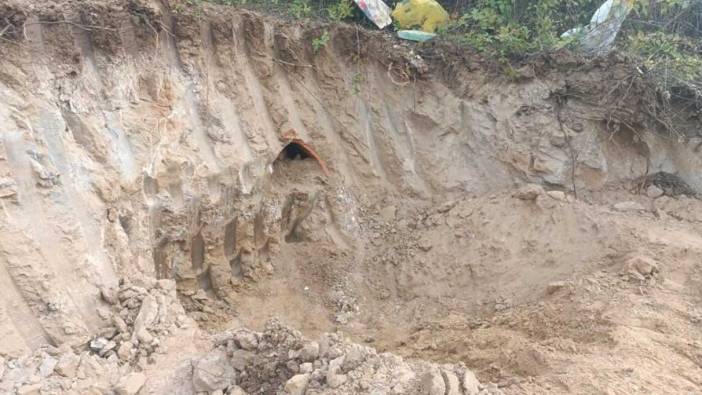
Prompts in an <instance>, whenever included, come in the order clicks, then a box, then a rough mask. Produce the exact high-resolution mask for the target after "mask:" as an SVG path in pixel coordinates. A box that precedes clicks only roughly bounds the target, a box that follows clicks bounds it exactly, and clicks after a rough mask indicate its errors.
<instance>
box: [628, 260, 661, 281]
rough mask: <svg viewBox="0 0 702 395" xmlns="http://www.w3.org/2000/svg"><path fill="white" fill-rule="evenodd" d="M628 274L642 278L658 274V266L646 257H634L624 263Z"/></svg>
mask: <svg viewBox="0 0 702 395" xmlns="http://www.w3.org/2000/svg"><path fill="white" fill-rule="evenodd" d="M626 265H627V267H628V268H629V271H630V272H636V273H638V274H641V275H642V276H652V275H654V274H656V273H658V264H656V262H655V261H654V260H653V259H651V258H649V257H646V256H635V257H633V258H631V259H629V260H628V261H627V263H626Z"/></svg>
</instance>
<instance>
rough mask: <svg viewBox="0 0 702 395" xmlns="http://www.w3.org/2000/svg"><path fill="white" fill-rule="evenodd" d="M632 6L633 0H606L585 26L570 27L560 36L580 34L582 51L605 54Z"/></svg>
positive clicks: (610, 47)
mask: <svg viewBox="0 0 702 395" xmlns="http://www.w3.org/2000/svg"><path fill="white" fill-rule="evenodd" d="M633 7H634V0H607V1H605V2H604V3H603V4H602V5H601V6H600V8H598V9H597V11H595V14H594V15H592V18H591V19H590V23H589V24H588V25H587V26H584V27H577V28H573V29H570V30H568V31H567V32H565V33H563V34H562V35H561V37H570V36H575V35H582V37H581V38H580V45H581V46H582V49H583V51H585V52H586V53H589V54H591V55H602V54H606V53H607V52H609V51H610V50H611V49H612V44H614V40H615V39H616V38H617V34H618V33H619V29H620V28H621V27H622V23H624V20H625V19H626V17H627V16H628V15H629V12H631V9H632V8H633Z"/></svg>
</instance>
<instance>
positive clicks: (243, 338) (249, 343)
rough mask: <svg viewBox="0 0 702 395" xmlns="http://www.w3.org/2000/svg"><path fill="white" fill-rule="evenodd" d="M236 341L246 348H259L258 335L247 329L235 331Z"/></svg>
mask: <svg viewBox="0 0 702 395" xmlns="http://www.w3.org/2000/svg"><path fill="white" fill-rule="evenodd" d="M234 342H236V345H237V346H239V347H240V348H243V349H244V350H248V351H251V350H255V349H256V348H258V337H257V336H256V334H255V333H253V332H251V331H248V330H245V329H244V330H239V331H237V332H235V333H234Z"/></svg>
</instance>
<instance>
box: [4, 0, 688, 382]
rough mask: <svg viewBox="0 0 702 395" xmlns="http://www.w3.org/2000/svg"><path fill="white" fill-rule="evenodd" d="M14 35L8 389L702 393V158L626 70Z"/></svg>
mask: <svg viewBox="0 0 702 395" xmlns="http://www.w3.org/2000/svg"><path fill="white" fill-rule="evenodd" d="M0 11H2V13H3V15H7V16H6V17H5V23H7V24H8V28H7V29H4V28H2V27H0V31H3V29H4V32H5V33H4V34H3V35H2V37H1V38H2V40H0V93H1V94H0V104H1V105H0V125H2V127H3V133H2V135H1V136H0V138H1V140H0V143H1V145H0V204H1V206H2V209H3V211H2V216H1V218H2V219H1V220H0V230H2V235H1V236H0V296H1V297H2V300H3V303H2V304H0V333H2V334H3V335H4V336H3V337H2V339H0V356H2V357H3V358H4V360H3V361H2V365H1V366H2V367H1V368H0V377H2V382H1V385H0V389H2V391H5V392H8V393H12V392H13V391H19V392H18V393H32V392H31V391H38V390H39V389H41V390H42V391H44V392H46V393H64V392H65V393H88V392H89V391H92V392H99V393H109V392H110V391H116V392H117V393H120V394H122V393H135V392H137V391H139V390H140V389H141V391H142V393H148V392H149V391H151V392H153V393H184V394H191V393H194V392H195V391H205V392H210V393H221V392H218V391H229V393H236V394H239V393H244V392H249V393H258V392H263V393H277V392H280V391H287V392H288V393H304V389H307V393H310V394H312V393H330V394H331V393H417V392H419V393H429V394H434V393H436V394H451V395H453V394H460V393H471V394H472V393H475V392H476V391H483V392H484V393H499V391H504V392H506V393H564V392H573V393H593V392H607V391H610V392H614V393H671V392H673V393H680V392H686V391H688V392H695V391H699V390H700V388H702V371H700V361H699V355H702V349H701V348H700V344H702V343H700V340H702V339H700V336H699V334H698V332H699V331H698V330H697V326H698V325H699V318H700V314H701V313H700V311H699V309H698V308H697V307H696V306H697V304H698V303H699V297H700V293H699V292H698V291H697V290H698V289H699V285H700V279H701V277H700V267H699V265H700V263H699V262H698V259H697V257H698V256H699V253H700V251H698V250H699V249H700V246H701V245H702V243H700V242H702V235H701V234H700V226H701V225H700V223H701V222H702V216H700V214H699V213H702V210H700V209H701V208H702V207H701V205H700V202H699V201H698V200H697V199H695V198H694V196H695V195H696V192H698V191H699V190H700V189H701V188H702V172H700V171H699V169H700V168H701V166H702V157H700V154H699V152H698V150H697V147H699V146H700V144H701V143H702V141H701V140H700V138H699V137H695V136H696V134H695V133H696V132H695V131H696V130H697V129H698V128H697V129H696V128H695V127H689V128H688V129H680V128H679V129H678V132H680V134H679V135H675V136H673V137H675V138H671V135H670V134H669V130H666V128H665V127H664V126H665V125H661V124H660V122H657V121H656V114H655V111H653V109H651V108H650V106H649V105H650V103H651V100H655V94H652V92H651V91H650V90H647V85H646V83H645V80H643V79H642V78H641V76H640V75H639V73H638V72H637V71H636V68H635V67H633V66H632V65H629V64H627V63H626V62H625V61H624V60H622V59H618V58H617V57H616V56H612V57H611V58H608V59H599V60H596V61H591V62H585V61H583V60H580V59H576V58H573V57H572V56H570V55H568V54H565V53H563V54H555V55H550V56H544V57H542V58H539V59H535V60H533V61H532V62H530V63H528V64H525V65H523V67H521V68H518V69H516V70H515V73H512V74H514V75H512V77H510V78H507V77H505V76H501V75H498V74H495V73H493V72H491V71H490V67H489V64H488V62H484V61H482V60H479V59H477V58H476V57H474V56H471V55H469V54H465V53H461V52H458V51H457V50H456V48H453V47H451V46H449V45H445V44H441V43H438V44H434V45H431V46H424V47H414V46H413V44H408V43H403V42H398V41H396V40H395V39H394V38H393V37H390V36H387V35H384V34H383V33H377V32H367V31H364V30H361V29H357V28H356V27H353V26H346V25H333V26H331V25H316V24H313V25H309V24H307V25H304V26H303V25H301V24H298V23H294V22H290V21H282V20H280V19H276V18H273V17H269V16H264V15H259V14H256V13H252V12H248V11H243V10H237V9H234V8H231V7H217V6H210V5H204V6H203V7H202V8H198V11H197V12H195V11H193V10H191V9H189V8H187V7H183V4H181V3H179V2H175V1H173V2H168V1H148V0H130V1H109V2H108V1H104V2H103V1H87V2H74V1H68V0H67V1H64V2H54V1H43V2H33V3H32V4H27V3H26V2H23V1H5V2H0ZM324 32H328V33H329V37H330V39H329V41H328V42H327V44H326V45H324V46H323V47H321V48H320V49H319V50H318V51H315V50H313V48H312V44H311V43H312V41H313V40H314V39H315V38H317V37H319V36H320V35H321V34H323V33H324ZM652 97H653V99H652ZM689 119H695V118H694V117H693V116H692V114H690V117H689ZM697 119H698V118H697ZM690 122H692V121H690ZM688 123H689V122H688ZM690 125H692V124H691V123H690ZM688 126H689V125H688ZM697 126H699V125H697ZM271 319H277V321H271ZM192 320H194V322H193V321H192ZM280 322H283V323H284V325H283V324H280ZM267 323H268V324H267ZM243 327H248V328H252V330H258V331H262V332H252V331H249V330H244V329H236V330H233V329H231V328H243ZM288 327H291V328H295V329H289V328H288ZM296 330H299V331H300V332H301V333H298V332H296ZM222 331H224V332H222ZM325 332H328V333H334V334H333V335H324V334H323V333H325ZM302 334H304V337H303V336H302ZM210 335H212V336H210ZM241 336H244V337H243V338H246V339H248V340H251V341H250V342H249V343H246V342H244V343H242V339H243V338H242V337H241ZM345 337H348V338H349V340H350V341H352V342H356V343H358V344H364V343H365V344H367V345H368V346H372V347H374V348H375V349H377V350H379V352H385V351H388V352H393V353H395V354H398V355H402V356H403V357H407V358H408V359H407V360H403V359H401V358H399V357H398V356H394V355H390V354H379V353H378V352H376V351H374V349H371V348H370V347H366V346H360V345H354V344H353V343H349V342H347V341H346V340H342V339H343V338H345ZM305 338H308V339H323V340H320V341H319V342H317V343H314V344H318V345H319V350H318V354H317V355H315V356H314V357H312V356H310V357H309V358H308V357H306V356H305V357H302V356H301V355H302V354H301V353H303V352H307V351H309V350H308V349H310V348H315V346H314V345H313V343H311V342H310V341H308V340H305ZM324 339H326V340H324ZM248 340H247V341H248ZM254 340H255V341H254ZM254 343H255V344H254ZM322 344H326V345H327V346H325V347H327V348H324V347H322ZM305 350H307V351H305ZM422 360H430V361H431V362H423V361H422ZM62 361H63V362H62ZM446 364H448V365H446ZM463 364H464V365H463ZM303 365H304V366H303ZM59 366H60V367H59ZM466 366H467V367H468V368H469V369H471V370H472V371H474V372H475V373H476V375H477V377H478V378H479V379H481V380H482V381H483V382H485V383H486V384H485V385H479V384H478V383H477V380H476V381H475V382H474V383H473V380H472V377H471V375H470V370H468V369H467V368H466ZM3 369H4V371H3ZM464 380H468V381H469V382H470V383H473V384H474V385H473V384H470V388H469V387H468V386H467V385H466V384H465V383H464V382H463V381H464ZM489 382H493V383H496V384H487V383H489ZM498 387H499V389H498ZM301 389H302V390H301Z"/></svg>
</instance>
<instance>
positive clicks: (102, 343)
mask: <svg viewBox="0 0 702 395" xmlns="http://www.w3.org/2000/svg"><path fill="white" fill-rule="evenodd" d="M109 343H110V341H109V340H107V339H105V338H104V337H97V338H95V339H93V340H92V341H90V349H91V350H92V351H94V352H96V353H99V352H100V351H102V349H103V348H105V347H106V346H107V345H108V344H109Z"/></svg>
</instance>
